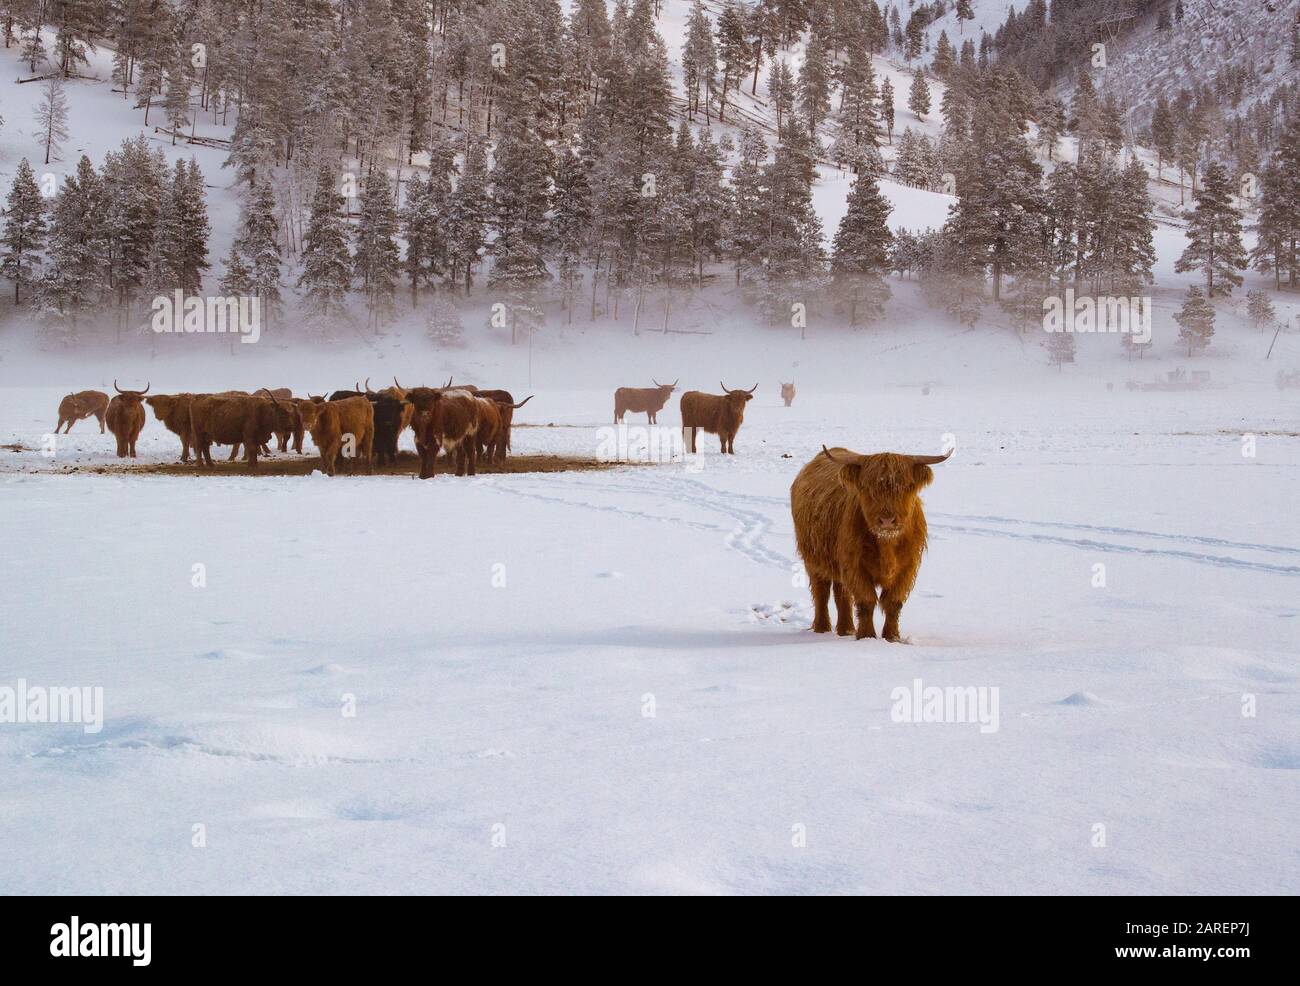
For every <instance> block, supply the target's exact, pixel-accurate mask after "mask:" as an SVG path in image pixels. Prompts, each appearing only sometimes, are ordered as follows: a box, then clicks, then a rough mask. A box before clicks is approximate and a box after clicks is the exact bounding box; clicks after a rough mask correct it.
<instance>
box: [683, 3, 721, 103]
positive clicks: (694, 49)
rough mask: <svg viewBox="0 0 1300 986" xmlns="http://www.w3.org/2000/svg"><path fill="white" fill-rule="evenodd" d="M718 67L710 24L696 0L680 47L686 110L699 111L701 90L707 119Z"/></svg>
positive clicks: (701, 6)
mask: <svg viewBox="0 0 1300 986" xmlns="http://www.w3.org/2000/svg"><path fill="white" fill-rule="evenodd" d="M717 71H718V53H717V49H716V48H715V47H714V44H713V24H712V22H711V21H710V20H709V15H708V14H707V13H705V11H704V4H703V3H702V2H701V0H695V3H694V4H693V5H692V7H691V14H690V17H689V18H688V19H687V21H686V45H685V47H684V48H683V49H682V73H683V81H684V82H685V85H686V114H687V116H688V117H690V118H693V117H694V114H696V113H698V112H699V111H700V106H701V98H700V97H701V93H702V94H703V106H704V119H705V121H706V122H707V121H708V120H709V96H710V94H711V93H712V91H713V85H714V81H715V79H716V77H717Z"/></svg>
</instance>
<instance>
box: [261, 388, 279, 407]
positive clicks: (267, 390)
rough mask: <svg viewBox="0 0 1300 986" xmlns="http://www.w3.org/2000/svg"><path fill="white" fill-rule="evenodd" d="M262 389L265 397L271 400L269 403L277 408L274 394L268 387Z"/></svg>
mask: <svg viewBox="0 0 1300 986" xmlns="http://www.w3.org/2000/svg"><path fill="white" fill-rule="evenodd" d="M262 389H263V390H265V391H266V396H267V397H269V398H271V403H272V404H274V405H275V406H276V407H279V406H280V402H279V401H278V400H276V399H275V392H274V391H272V390H271V388H270V387H263V388H262Z"/></svg>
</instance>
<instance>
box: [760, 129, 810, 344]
mask: <svg viewBox="0 0 1300 986" xmlns="http://www.w3.org/2000/svg"><path fill="white" fill-rule="evenodd" d="M810 151H811V137H810V136H809V135H808V133H807V132H806V131H804V130H803V129H802V128H801V127H799V126H796V125H792V126H791V127H790V131H789V134H788V135H787V138H786V140H784V141H783V142H781V143H780V144H778V145H777V148H776V153H775V155H774V157H773V160H772V162H771V163H770V164H768V165H767V166H766V167H764V168H763V169H762V179H761V182H762V184H761V188H762V192H763V202H762V214H763V219H764V221H765V228H764V233H763V238H762V240H761V247H760V253H761V257H762V264H763V279H762V280H763V287H764V292H763V298H762V302H761V307H762V309H763V311H764V313H765V314H766V315H767V316H768V318H769V319H770V320H771V321H773V322H779V321H781V320H783V319H785V318H789V317H790V314H791V306H792V305H793V304H794V303H796V302H800V303H803V304H805V305H807V304H808V303H809V302H810V301H811V299H812V298H813V297H814V295H815V292H816V291H817V290H819V288H820V285H821V274H822V266H823V263H824V260H825V254H824V251H823V249H822V225H821V220H820V218H818V216H817V212H816V210H814V209H813V205H812V181H813V176H814V174H815V170H814V168H813V166H812V155H811V153H810Z"/></svg>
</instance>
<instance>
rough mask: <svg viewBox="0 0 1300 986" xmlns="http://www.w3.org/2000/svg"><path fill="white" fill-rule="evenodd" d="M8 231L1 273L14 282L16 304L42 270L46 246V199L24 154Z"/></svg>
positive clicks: (8, 205) (2, 240) (0, 237)
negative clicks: (42, 257)
mask: <svg viewBox="0 0 1300 986" xmlns="http://www.w3.org/2000/svg"><path fill="white" fill-rule="evenodd" d="M4 217H5V225H4V233H3V234H0V247H2V248H3V252H0V274H3V275H4V276H5V277H7V278H9V280H11V281H13V282H14V304H15V305H16V304H18V303H19V301H21V300H22V299H21V292H22V289H23V288H24V287H26V286H28V285H30V284H31V283H32V282H33V281H34V280H35V279H36V276H37V274H38V273H39V271H40V265H41V256H40V254H41V250H43V249H44V248H45V234H46V230H47V229H48V225H47V223H46V221H45V202H44V201H43V200H42V199H41V190H40V188H39V187H38V186H37V184H36V176H35V173H34V172H33V171H32V166H31V165H30V164H28V163H27V159H26V158H23V159H22V160H21V161H19V162H18V170H17V171H16V172H15V174H14V183H13V185H12V187H10V189H9V196H8V198H7V199H6V200H5V212H4Z"/></svg>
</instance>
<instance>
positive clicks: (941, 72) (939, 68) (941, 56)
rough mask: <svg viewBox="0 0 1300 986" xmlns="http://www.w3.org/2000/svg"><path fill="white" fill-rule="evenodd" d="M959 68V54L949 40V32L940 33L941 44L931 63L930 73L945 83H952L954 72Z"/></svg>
mask: <svg viewBox="0 0 1300 986" xmlns="http://www.w3.org/2000/svg"><path fill="white" fill-rule="evenodd" d="M956 67H957V52H956V51H954V50H953V47H952V42H950V41H949V40H948V32H947V31H940V32H939V42H938V44H937V45H936V46H935V49H934V58H933V59H932V60H931V62H930V71H932V72H933V73H934V74H935V76H936V77H938V78H940V79H942V80H943V81H945V82H948V81H950V79H951V76H952V72H953V70H954V69H955V68H956Z"/></svg>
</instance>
